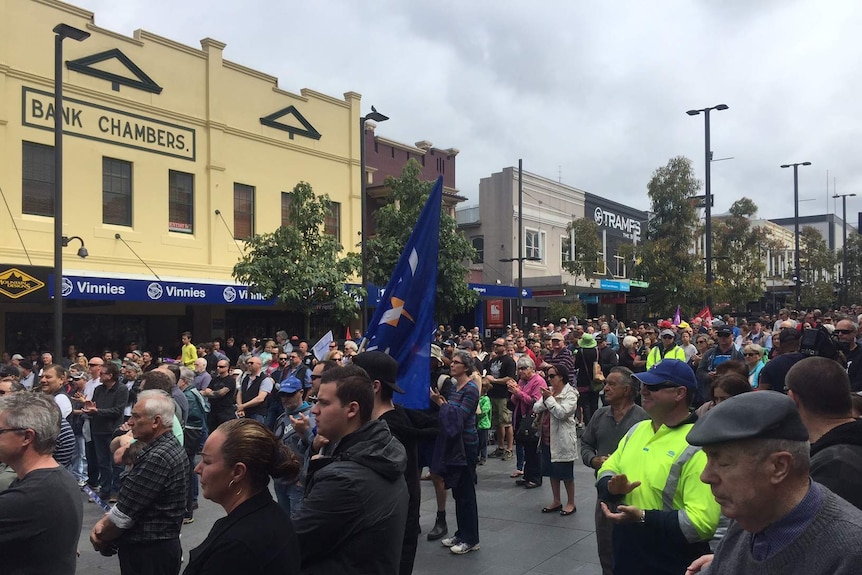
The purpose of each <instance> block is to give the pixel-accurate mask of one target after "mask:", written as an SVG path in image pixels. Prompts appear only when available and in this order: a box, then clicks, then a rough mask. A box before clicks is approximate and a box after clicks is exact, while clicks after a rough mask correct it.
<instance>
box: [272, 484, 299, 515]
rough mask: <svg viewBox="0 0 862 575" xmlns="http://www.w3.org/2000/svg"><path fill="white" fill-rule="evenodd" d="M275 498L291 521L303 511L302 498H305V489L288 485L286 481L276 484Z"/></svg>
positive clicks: (295, 485)
mask: <svg viewBox="0 0 862 575" xmlns="http://www.w3.org/2000/svg"><path fill="white" fill-rule="evenodd" d="M275 497H276V499H278V504H279V505H280V506H281V508H282V509H284V512H285V513H287V514H288V515H289V516H290V518H291V519H293V518H294V517H296V514H297V512H298V511H299V510H300V509H302V498H303V497H305V487H303V486H301V485H297V484H296V483H293V484H291V485H287V484H286V482H284V481H276V482H275Z"/></svg>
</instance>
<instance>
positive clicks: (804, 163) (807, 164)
mask: <svg viewBox="0 0 862 575" xmlns="http://www.w3.org/2000/svg"><path fill="white" fill-rule="evenodd" d="M799 165H800V166H810V165H811V162H802V163H801V164H799Z"/></svg>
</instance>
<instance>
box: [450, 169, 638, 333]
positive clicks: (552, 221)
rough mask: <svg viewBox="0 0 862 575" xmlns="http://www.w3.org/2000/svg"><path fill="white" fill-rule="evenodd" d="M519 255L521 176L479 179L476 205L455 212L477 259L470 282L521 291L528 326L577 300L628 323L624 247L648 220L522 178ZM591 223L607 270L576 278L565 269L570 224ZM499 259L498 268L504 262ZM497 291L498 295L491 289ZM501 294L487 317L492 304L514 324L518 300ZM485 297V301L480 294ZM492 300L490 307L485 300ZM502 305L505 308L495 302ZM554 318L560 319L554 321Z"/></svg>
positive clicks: (510, 173) (506, 172)
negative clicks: (553, 307)
mask: <svg viewBox="0 0 862 575" xmlns="http://www.w3.org/2000/svg"><path fill="white" fill-rule="evenodd" d="M520 184H521V187H522V189H523V202H522V203H523V211H522V214H521V219H520V221H522V222H523V248H522V250H523V251H522V252H519V238H518V235H519V234H518V232H519V229H518V227H519V226H518V223H519V213H518V189H519V177H518V169H517V168H515V167H508V168H504V169H503V170H502V171H500V172H497V173H495V174H492V175H491V176H489V177H487V178H482V180H481V181H480V183H479V205H478V206H470V207H464V208H460V209H458V210H457V211H456V218H457V221H458V224H459V227H460V229H461V230H462V231H463V232H464V234H465V235H466V236H467V237H468V238H469V239H470V241H471V242H472V243H473V247H474V248H475V249H476V251H477V253H478V254H479V257H478V258H477V260H476V261H475V262H474V263H473V264H472V265H471V281H472V282H474V283H476V284H484V285H488V286H494V285H498V286H501V289H502V288H504V287H506V286H511V287H517V286H518V285H519V283H520V284H521V286H523V288H524V290H523V291H522V293H521V295H522V299H524V300H525V301H524V316H525V320H526V321H528V322H542V321H543V320H544V319H547V318H545V315H546V308H547V306H548V303H549V302H550V301H554V300H566V299H568V300H572V299H580V300H581V301H582V302H584V303H585V304H586V306H587V312H588V314H589V315H591V316H592V315H598V314H600V313H614V314H616V315H618V316H619V317H624V316H625V306H626V304H627V302H628V294H629V292H630V290H631V284H630V281H629V278H630V274H631V265H630V263H631V262H626V261H624V257H623V256H622V255H621V250H620V247H621V245H622V244H623V243H637V242H639V241H640V234H641V228H642V226H644V225H645V223H644V222H645V221H646V213H645V212H642V211H639V210H634V209H632V208H630V207H628V206H625V205H623V204H619V203H617V202H613V201H610V200H606V199H604V198H601V197H600V196H598V195H595V194H590V193H588V192H585V191H583V190H579V189H577V188H574V187H571V186H567V185H565V184H562V183H559V182H555V181H553V180H551V179H548V178H544V177H542V176H539V175H536V174H532V173H529V172H523V173H522V176H521V182H520ZM584 217H588V218H592V219H594V220H595V221H596V224H597V225H598V228H599V239H600V240H601V242H602V251H601V252H600V253H599V254H597V257H598V258H599V259H600V260H601V261H603V262H604V266H603V267H604V269H602V270H600V273H599V274H596V275H595V276H593V277H589V278H586V277H575V276H574V275H572V274H571V273H569V272H568V271H566V270H565V268H564V266H563V264H564V262H565V261H566V260H567V259H569V258H570V254H571V253H572V248H571V237H570V234H569V230H568V226H569V224H570V223H571V222H572V221H573V220H576V219H579V218H584ZM521 253H522V254H523V258H525V259H524V261H523V264H522V265H523V276H522V278H521V280H520V282H519V278H518V271H519V270H518V263H519V262H518V259H519V258H520V257H521ZM501 260H502V261H501ZM492 291H494V292H496V290H492ZM501 293H502V292H496V293H494V294H493V295H486V297H484V298H483V299H484V300H486V301H485V302H484V305H485V308H484V309H483V310H481V311H482V312H483V313H484V315H485V316H486V317H487V316H488V315H489V314H490V313H491V312H490V309H491V307H492V306H493V305H502V311H503V314H504V316H505V319H506V320H509V321H507V322H506V323H509V322H510V321H515V322H516V323H517V316H518V313H517V308H516V305H517V304H516V302H515V301H513V298H514V299H517V297H518V296H517V290H516V291H515V295H514V296H513V297H512V296H504V295H501ZM483 295H484V294H483ZM488 300H492V301H488ZM498 300H502V303H495V302H498ZM556 319H558V318H556Z"/></svg>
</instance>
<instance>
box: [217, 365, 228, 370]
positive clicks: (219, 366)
mask: <svg viewBox="0 0 862 575" xmlns="http://www.w3.org/2000/svg"><path fill="white" fill-rule="evenodd" d="M216 367H217V368H219V369H227V366H226V365H217V366H216Z"/></svg>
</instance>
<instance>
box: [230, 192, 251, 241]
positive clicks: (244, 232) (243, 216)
mask: <svg viewBox="0 0 862 575" xmlns="http://www.w3.org/2000/svg"><path fill="white" fill-rule="evenodd" d="M253 236H254V186H247V185H245V184H237V183H234V185H233V237H234V239H237V240H248V239H251V238H252V237H253Z"/></svg>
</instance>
